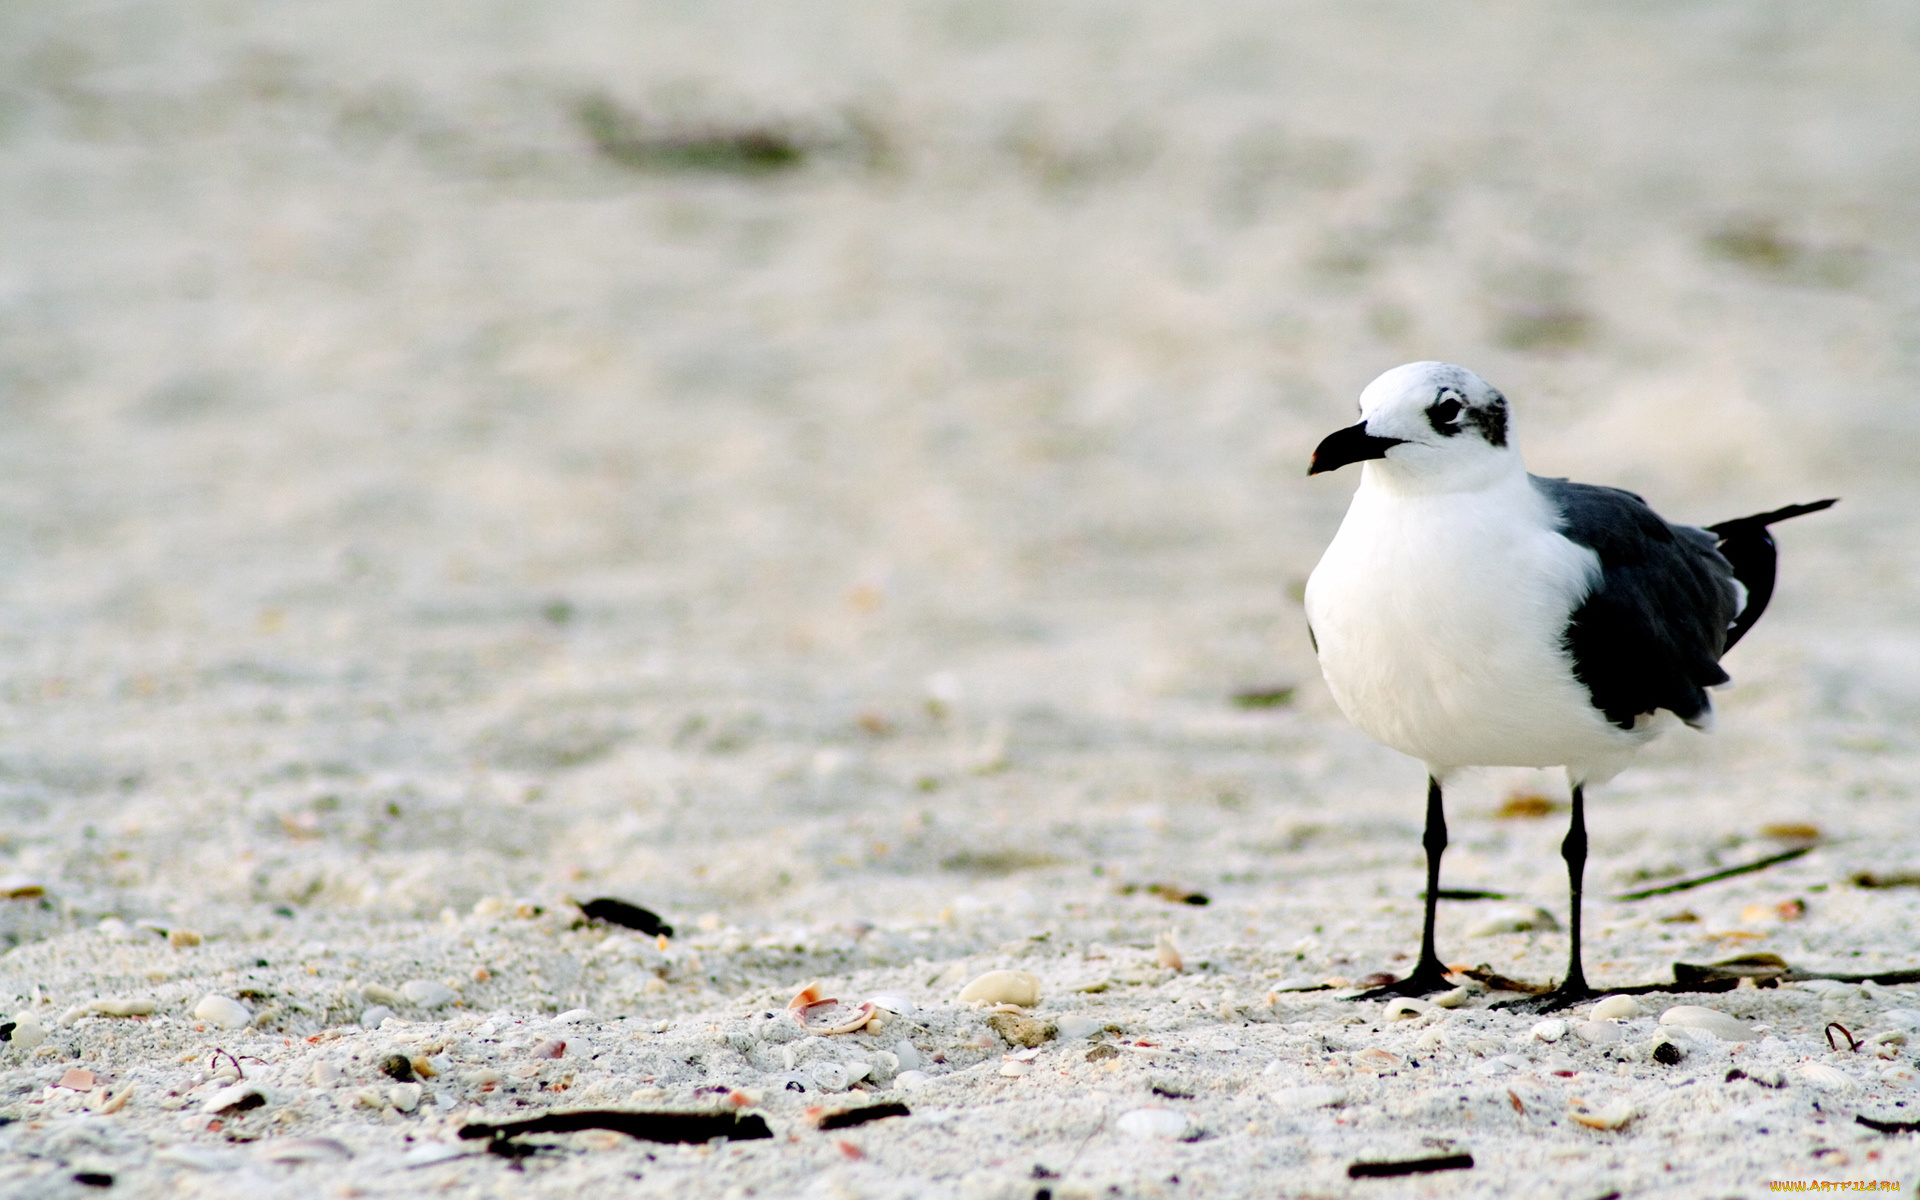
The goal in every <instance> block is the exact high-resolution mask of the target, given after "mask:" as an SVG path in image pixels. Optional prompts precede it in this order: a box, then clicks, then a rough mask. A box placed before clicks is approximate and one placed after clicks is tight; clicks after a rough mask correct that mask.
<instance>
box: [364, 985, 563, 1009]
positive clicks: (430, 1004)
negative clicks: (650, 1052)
mask: <svg viewBox="0 0 1920 1200" xmlns="http://www.w3.org/2000/svg"><path fill="white" fill-rule="evenodd" d="M400 994H401V995H402V996H404V997H406V999H407V1002H408V1003H410V1004H417V1005H419V1006H420V1007H421V1008H444V1007H446V1006H447V1005H449V1004H451V1003H453V1000H454V990H453V989H452V988H450V987H448V986H447V985H446V984H444V983H439V982H436V981H435V980H432V979H409V980H407V981H406V982H405V983H403V984H401V985H400ZM369 998H370V999H371V997H369ZM588 1015H589V1016H591V1015H592V1014H590V1013H589V1014H588Z"/></svg>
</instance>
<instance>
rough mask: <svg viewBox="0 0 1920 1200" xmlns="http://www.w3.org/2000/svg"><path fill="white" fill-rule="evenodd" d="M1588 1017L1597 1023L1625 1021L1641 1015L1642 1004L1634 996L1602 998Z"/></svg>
mask: <svg viewBox="0 0 1920 1200" xmlns="http://www.w3.org/2000/svg"><path fill="white" fill-rule="evenodd" d="M1587 1015H1588V1016H1590V1017H1592V1018H1593V1019H1594V1020H1596V1021H1625V1020H1629V1019H1631V1018H1633V1017H1637V1016H1639V1015H1640V1002H1639V1001H1638V1000H1635V999H1634V998H1633V997H1632V996H1602V997H1601V998H1600V999H1599V1000H1597V1001H1596V1002H1595V1003H1594V1006H1593V1010H1592V1011H1591V1012H1590V1013H1588V1014H1587Z"/></svg>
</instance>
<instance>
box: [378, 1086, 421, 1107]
mask: <svg viewBox="0 0 1920 1200" xmlns="http://www.w3.org/2000/svg"><path fill="white" fill-rule="evenodd" d="M424 1091H425V1089H423V1088H422V1087H421V1086H420V1085H419V1084H417V1083H396V1084H394V1085H393V1086H392V1087H390V1088H388V1089H387V1102H388V1103H389V1104H391V1105H393V1106H394V1107H395V1108H397V1109H399V1110H400V1111H401V1112H412V1111H413V1110H414V1109H416V1108H419V1107H420V1097H421V1095H422V1094H423V1093H424Z"/></svg>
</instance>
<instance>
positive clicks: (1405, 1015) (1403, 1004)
mask: <svg viewBox="0 0 1920 1200" xmlns="http://www.w3.org/2000/svg"><path fill="white" fill-rule="evenodd" d="M1433 1011H1434V1006H1433V1005H1431V1004H1429V1003H1427V1002H1426V1001H1425V1000H1415V999H1414V998H1413V997H1411V996H1400V997H1397V998H1396V999H1393V1000H1389V1001H1387V1007H1386V1013H1385V1015H1386V1018H1387V1020H1389V1021H1407V1020H1411V1019H1413V1018H1414V1017H1424V1016H1426V1015H1427V1014H1428V1013H1431V1012H1433Z"/></svg>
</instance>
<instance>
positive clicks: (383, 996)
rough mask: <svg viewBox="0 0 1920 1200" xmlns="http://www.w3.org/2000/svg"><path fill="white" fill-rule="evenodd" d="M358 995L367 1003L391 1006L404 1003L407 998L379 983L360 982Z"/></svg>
mask: <svg viewBox="0 0 1920 1200" xmlns="http://www.w3.org/2000/svg"><path fill="white" fill-rule="evenodd" d="M360 996H361V998H362V999H364V1000H365V1001H366V1002H367V1003H369V1004H385V1005H387V1006H388V1007H392V1006H393V1005H395V1004H405V1003H406V1000H407V998H406V997H405V996H402V995H401V994H400V993H399V992H396V991H394V990H393V989H392V988H390V987H388V986H386V985H385V984H381V983H365V984H361V985H360Z"/></svg>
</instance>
